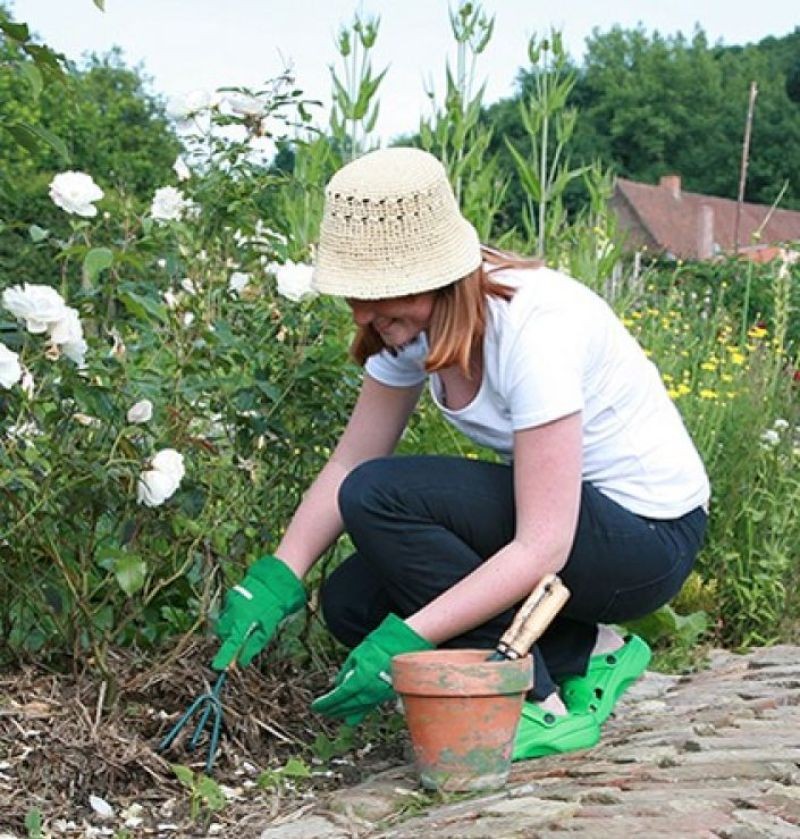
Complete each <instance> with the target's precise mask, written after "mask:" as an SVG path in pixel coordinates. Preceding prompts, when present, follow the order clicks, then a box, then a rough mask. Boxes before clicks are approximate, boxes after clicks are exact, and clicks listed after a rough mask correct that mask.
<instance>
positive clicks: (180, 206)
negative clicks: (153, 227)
mask: <svg viewBox="0 0 800 839" xmlns="http://www.w3.org/2000/svg"><path fill="white" fill-rule="evenodd" d="M191 205H192V202H191V201H189V200H188V199H187V198H186V197H185V196H184V194H183V193H182V192H181V191H180V190H179V189H177V188H176V187H174V186H162V187H159V188H158V189H157V190H156V193H155V195H154V196H153V203H152V204H151V205H150V215H151V216H152V217H153V218H154V219H155V220H156V221H180V220H181V217H182V216H183V215H184V213H185V212H186V211H187V210H188V209H189V208H190V207H191Z"/></svg>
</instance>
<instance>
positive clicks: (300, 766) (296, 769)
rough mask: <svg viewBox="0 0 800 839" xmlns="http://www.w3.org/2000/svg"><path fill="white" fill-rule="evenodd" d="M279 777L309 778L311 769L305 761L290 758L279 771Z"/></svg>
mask: <svg viewBox="0 0 800 839" xmlns="http://www.w3.org/2000/svg"><path fill="white" fill-rule="evenodd" d="M281 775H284V776H286V777H287V778H310V777H311V769H310V768H309V766H308V765H307V764H306V762H305V761H303V760H300V758H297V757H290V758H289V760H287V761H286V765H285V766H284V767H283V769H281Z"/></svg>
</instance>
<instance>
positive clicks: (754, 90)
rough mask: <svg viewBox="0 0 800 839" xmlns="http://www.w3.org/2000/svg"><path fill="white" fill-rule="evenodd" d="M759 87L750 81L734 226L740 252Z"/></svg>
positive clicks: (734, 250)
mask: <svg viewBox="0 0 800 839" xmlns="http://www.w3.org/2000/svg"><path fill="white" fill-rule="evenodd" d="M757 95H758V87H757V85H756V83H755V82H750V101H749V102H748V105H747V120H746V122H745V124H744V142H743V143H742V166H741V169H740V171H739V195H738V197H737V199H736V222H735V224H734V228H733V252H734V254H737V253H739V220H740V218H741V215H742V202H743V201H744V185H745V182H746V181H747V163H748V160H749V158H750V131H751V130H752V127H753V111H754V110H755V107H756V96H757Z"/></svg>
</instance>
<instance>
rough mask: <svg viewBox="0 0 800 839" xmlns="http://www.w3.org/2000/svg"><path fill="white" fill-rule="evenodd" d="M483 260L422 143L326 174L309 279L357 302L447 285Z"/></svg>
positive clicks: (475, 236)
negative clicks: (326, 182) (328, 178)
mask: <svg viewBox="0 0 800 839" xmlns="http://www.w3.org/2000/svg"><path fill="white" fill-rule="evenodd" d="M480 263H481V251H480V243H479V241H478V234H477V233H476V232H475V228H474V227H473V226H472V225H471V224H470V223H469V222H468V221H467V220H466V219H465V218H464V217H463V216H462V215H461V213H460V212H459V209H458V205H457V204H456V200H455V197H454V196H453V191H452V190H451V188H450V184H449V182H448V180H447V175H446V173H445V170H444V167H443V166H442V164H441V163H439V161H438V160H437V159H436V158H435V157H433V156H432V155H430V154H428V153H427V152H424V151H421V150H420V149H414V148H391V149H380V150H378V151H374V152H370V153H369V154H366V155H364V156H363V157H360V158H358V159H357V160H354V161H353V162H352V163H348V164H347V165H346V166H344V167H343V168H342V169H340V170H339V171H338V172H337V173H336V174H335V175H334V176H333V177H332V178H331V180H330V183H329V184H328V187H327V189H326V191H325V210H324V213H323V216H322V226H321V228H320V237H319V246H318V248H317V255H316V262H315V266H314V276H313V280H312V284H313V286H314V288H315V289H316V290H317V291H320V292H322V293H324V294H334V295H338V296H341V297H353V298H356V299H359V300H376V299H380V298H386V297H402V296H403V295H406V294H415V293H418V292H422V291H431V290H433V289H436V288H441V287H442V286H446V285H449V284H450V283H452V282H454V281H455V280H457V279H459V278H460V277H463V276H465V275H466V274H469V273H470V272H471V271H474V270H475V268H477V267H478V266H479V265H480Z"/></svg>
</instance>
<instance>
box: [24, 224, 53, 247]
mask: <svg viewBox="0 0 800 839" xmlns="http://www.w3.org/2000/svg"><path fill="white" fill-rule="evenodd" d="M28 235H29V236H30V237H31V241H32V242H34V243H39V242H43V241H44V240H45V239H46V238H47V237H48V236H49V235H50V231H49V230H45V229H44V228H43V227H39V225H38V224H32V225H31V226H30V227H29V228H28Z"/></svg>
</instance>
